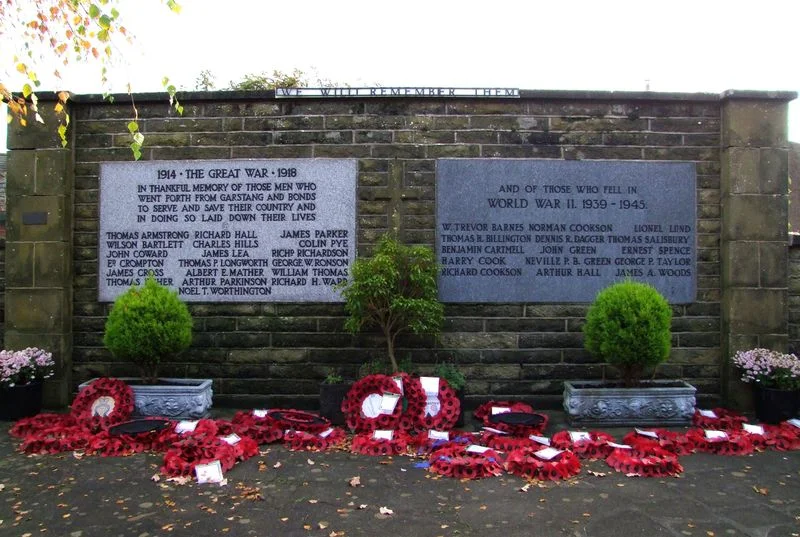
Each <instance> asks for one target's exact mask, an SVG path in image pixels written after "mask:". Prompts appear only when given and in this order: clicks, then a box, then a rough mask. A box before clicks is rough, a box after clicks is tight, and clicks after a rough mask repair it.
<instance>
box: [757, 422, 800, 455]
mask: <svg viewBox="0 0 800 537" xmlns="http://www.w3.org/2000/svg"><path fill="white" fill-rule="evenodd" d="M764 429H766V430H767V432H768V435H769V441H768V442H769V446H770V447H771V448H773V449H776V450H778V451H794V450H798V449H800V428H798V427H795V426H794V425H792V424H791V423H788V422H785V421H784V422H782V423H780V424H779V425H765V426H764Z"/></svg>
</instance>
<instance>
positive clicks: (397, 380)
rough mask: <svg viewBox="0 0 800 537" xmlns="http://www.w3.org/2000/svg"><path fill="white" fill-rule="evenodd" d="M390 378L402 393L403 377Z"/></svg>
mask: <svg viewBox="0 0 800 537" xmlns="http://www.w3.org/2000/svg"><path fill="white" fill-rule="evenodd" d="M392 380H393V381H394V383H395V384H397V387H398V388H399V389H400V393H403V377H392Z"/></svg>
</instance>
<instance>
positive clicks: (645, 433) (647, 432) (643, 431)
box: [634, 428, 658, 439]
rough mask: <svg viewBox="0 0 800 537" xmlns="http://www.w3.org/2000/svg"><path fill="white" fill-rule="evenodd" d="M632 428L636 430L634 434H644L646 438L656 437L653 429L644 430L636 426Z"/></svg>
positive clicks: (656, 434)
mask: <svg viewBox="0 0 800 537" xmlns="http://www.w3.org/2000/svg"><path fill="white" fill-rule="evenodd" d="M634 430H635V431H636V434H638V435H641V436H646V437H647V438H655V439H658V433H656V432H655V431H646V430H644V429H639V428H636V429H634Z"/></svg>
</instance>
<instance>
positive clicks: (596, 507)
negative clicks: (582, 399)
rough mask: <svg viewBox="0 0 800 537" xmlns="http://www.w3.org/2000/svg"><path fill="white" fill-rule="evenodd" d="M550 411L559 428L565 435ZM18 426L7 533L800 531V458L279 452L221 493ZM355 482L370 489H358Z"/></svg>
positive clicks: (3, 457) (775, 534) (3, 467)
mask: <svg viewBox="0 0 800 537" xmlns="http://www.w3.org/2000/svg"><path fill="white" fill-rule="evenodd" d="M551 417H552V421H554V422H555V426H551V430H550V431H549V432H550V433H552V432H555V431H557V430H560V429H562V428H565V426H564V425H563V424H559V423H558V422H559V418H560V416H558V415H557V414H556V415H554V414H551ZM9 425H10V424H9V423H4V422H0V429H2V431H3V432H0V536H20V537H22V536H24V537H35V536H41V535H44V536H47V535H50V536H58V537H62V536H63V537H114V536H118V535H119V536H125V537H128V536H133V537H149V536H162V535H163V536H168V535H231V536H239V535H254V536H284V535H285V536H304V537H323V536H324V537H331V536H343V537H355V536H370V537H373V536H377V537H382V536H387V537H388V536H391V537H399V536H406V535H408V536H419V537H427V536H431V537H436V536H440V535H441V536H482V537H483V536H495V535H497V536H503V537H514V536H522V535H525V536H528V535H537V536H539V535H541V536H551V535H552V536H561V535H570V536H591V537H595V536H615V537H616V536H625V537H635V536H653V535H667V536H697V537H714V536H716V537H722V536H736V535H740V536H742V535H748V536H769V537H784V536H785V537H789V536H800V452H792V453H782V452H775V451H768V452H765V453H758V454H755V455H752V456H746V457H723V456H714V455H705V454H695V455H691V456H687V457H683V458H682V459H681V462H682V464H683V466H684V468H685V472H684V474H683V476H682V477H680V478H669V479H644V478H631V477H625V476H624V475H622V474H619V473H616V472H614V471H612V470H610V469H609V468H608V467H607V466H606V465H605V463H603V462H589V463H584V467H583V470H582V472H581V474H580V475H579V476H577V477H576V478H574V479H572V480H570V481H567V482H560V483H545V484H542V485H536V484H534V485H532V486H530V487H529V488H528V489H527V491H523V490H521V489H522V487H523V486H524V485H525V482H524V481H523V480H522V479H519V478H517V477H514V476H510V475H509V476H505V477H499V478H493V479H486V480H481V481H458V480H453V479H447V478H439V479H437V478H435V477H434V476H432V475H430V474H428V473H427V472H426V471H425V470H422V469H418V468H415V467H414V462H416V461H413V460H411V459H408V458H405V457H394V458H379V457H365V456H359V455H352V454H349V453H342V452H333V453H325V454H319V453H311V454H309V453H302V452H297V453H294V452H290V451H288V450H287V449H285V448H284V447H283V446H281V445H272V446H265V447H264V450H263V454H262V455H261V456H258V457H255V458H253V459H250V460H248V461H246V462H244V463H239V464H238V465H237V466H236V467H235V468H234V469H233V470H232V471H230V472H229V473H228V474H227V475H226V477H227V478H228V484H227V486H224V487H220V486H217V485H197V484H193V483H190V484H187V485H177V484H174V483H167V482H165V481H164V480H162V481H160V482H158V483H156V482H153V481H151V480H150V477H151V476H152V475H153V474H155V473H157V471H158V467H159V466H160V465H161V461H162V456H161V455H158V454H152V455H136V456H132V457H124V458H101V457H83V458H76V457H75V456H73V454H71V453H70V454H61V455H46V456H30V457H29V456H25V455H22V454H19V453H17V452H15V446H16V441H15V440H14V439H12V438H11V437H9V436H8V434H7V433H6V432H5V431H7V430H8V426H9ZM608 432H611V433H617V435H618V436H617V438H618V439H621V437H622V433H624V432H626V431H625V430H621V429H614V430H608ZM590 471H591V472H594V473H595V474H596V475H593V474H592V473H591V472H590ZM603 474H604V475H603ZM355 476H359V477H360V481H361V483H362V485H363V486H361V487H351V486H350V484H349V481H350V479H351V478H352V477H355ZM380 507H387V508H389V509H391V510H392V511H393V514H391V515H382V514H380V512H379V509H380Z"/></svg>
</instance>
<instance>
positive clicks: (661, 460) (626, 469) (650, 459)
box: [606, 446, 683, 477]
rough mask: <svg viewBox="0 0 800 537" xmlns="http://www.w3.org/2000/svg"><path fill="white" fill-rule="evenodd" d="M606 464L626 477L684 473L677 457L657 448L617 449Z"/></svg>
mask: <svg viewBox="0 0 800 537" xmlns="http://www.w3.org/2000/svg"><path fill="white" fill-rule="evenodd" d="M606 463H608V465H609V466H610V467H611V468H613V469H614V470H616V471H618V472H622V473H624V474H625V475H638V476H640V477H666V476H676V475H680V474H681V473H683V466H681V464H680V462H678V456H677V455H675V454H674V453H670V452H669V451H667V450H665V449H661V448H659V447H655V446H651V447H649V448H644V449H640V448H632V449H620V448H617V449H615V450H614V451H612V452H611V454H610V455H609V456H608V457H607V458H606Z"/></svg>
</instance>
